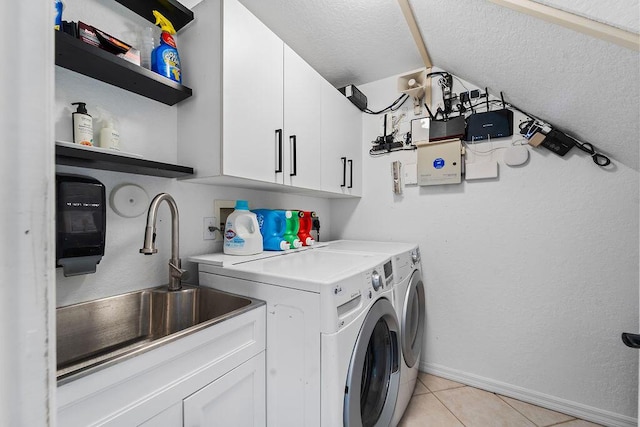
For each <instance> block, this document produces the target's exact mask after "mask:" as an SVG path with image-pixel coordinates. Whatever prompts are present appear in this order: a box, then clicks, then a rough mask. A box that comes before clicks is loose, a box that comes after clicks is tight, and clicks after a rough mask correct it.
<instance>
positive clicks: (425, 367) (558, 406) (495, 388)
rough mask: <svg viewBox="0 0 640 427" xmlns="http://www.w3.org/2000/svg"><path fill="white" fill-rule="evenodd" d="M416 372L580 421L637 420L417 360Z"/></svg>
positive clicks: (622, 423)
mask: <svg viewBox="0 0 640 427" xmlns="http://www.w3.org/2000/svg"><path fill="white" fill-rule="evenodd" d="M420 370H421V371H422V372H426V373H428V374H432V375H437V376H439V377H442V378H446V379H449V380H452V381H456V382H459V383H463V384H466V385H470V386H472V387H476V388H480V389H483V390H487V391H490V392H492V393H498V394H501V395H503V396H507V397H512V398H514V399H518V400H521V401H523V402H527V403H531V404H533V405H537V406H542V407H543V408H547V409H551V410H553V411H558V412H562V413H563V414H567V415H571V416H574V417H576V418H581V419H583V420H587V421H591V422H594V423H598V424H602V425H605V426H609V427H635V426H637V425H638V420H637V419H636V418H632V417H628V416H626V415H621V414H616V413H613V412H609V411H605V410H602V409H598V408H594V407H592V406H587V405H583V404H581V403H577V402H572V401H570V400H565V399H561V398H559V397H555V396H551V395H548V394H544V393H540V392H537V391H533V390H528V389H526V388H522V387H518V386H514V385H511V384H507V383H503V382H501V381H496V380H492V379H490V378H485V377H481V376H478V375H474V374H470V373H467V372H463V371H459V370H457V369H451V368H447V367H446V366H442V365H437V364H433V363H426V362H424V361H421V362H420Z"/></svg>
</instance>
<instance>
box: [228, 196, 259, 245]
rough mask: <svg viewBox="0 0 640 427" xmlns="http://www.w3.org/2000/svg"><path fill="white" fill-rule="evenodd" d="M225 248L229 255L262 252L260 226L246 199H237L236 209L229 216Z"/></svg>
mask: <svg viewBox="0 0 640 427" xmlns="http://www.w3.org/2000/svg"><path fill="white" fill-rule="evenodd" d="M223 249H224V253H225V254H228V255H255V254H259V253H261V252H262V249H263V247H262V234H260V226H259V225H258V220H257V218H256V214H254V213H253V212H251V211H250V210H249V202H247V201H246V200H236V207H235V210H234V211H233V212H231V213H230V214H229V216H228V217H227V222H226V223H225V227H224V246H223Z"/></svg>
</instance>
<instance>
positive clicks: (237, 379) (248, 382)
mask: <svg viewBox="0 0 640 427" xmlns="http://www.w3.org/2000/svg"><path fill="white" fill-rule="evenodd" d="M265 345H266V309H265V306H264V305H262V306H260V307H257V308H255V309H253V310H250V311H248V312H246V313H243V314H240V315H238V316H235V317H232V318H230V319H227V320H225V321H223V322H221V323H220V324H218V325H214V326H212V327H209V328H206V329H203V330H201V331H198V332H194V333H192V334H190V335H187V336H186V337H184V338H181V339H179V340H176V341H173V342H171V343H168V344H166V345H164V346H161V347H159V348H157V349H154V350H150V351H148V352H146V353H143V354H141V355H139V356H135V357H132V358H130V359H128V360H125V361H123V362H121V363H119V364H117V365H114V366H110V367H108V368H105V369H102V370H100V371H97V372H95V373H93V374H91V375H87V376H85V377H81V378H78V379H76V380H74V381H71V382H69V383H66V384H63V385H61V386H59V387H58V388H57V396H56V397H57V404H58V411H57V425H59V426H61V427H75V426H78V427H87V426H115V427H121V426H144V427H180V426H189V427H194V426H202V427H204V426H241V427H257V426H265V425H266V394H265V393H266V391H265V381H266V377H265V348H266V347H265Z"/></svg>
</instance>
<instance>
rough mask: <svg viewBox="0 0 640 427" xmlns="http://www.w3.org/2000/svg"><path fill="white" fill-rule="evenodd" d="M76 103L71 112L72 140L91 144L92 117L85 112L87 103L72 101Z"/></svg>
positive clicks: (77, 142) (73, 103)
mask: <svg viewBox="0 0 640 427" xmlns="http://www.w3.org/2000/svg"><path fill="white" fill-rule="evenodd" d="M71 105H77V106H78V108H77V110H76V112H75V113H72V114H71V120H72V121H73V142H74V143H75V144H80V145H88V146H90V147H91V146H93V118H92V117H91V116H90V115H89V113H88V112H87V104H85V103H84V102H72V103H71Z"/></svg>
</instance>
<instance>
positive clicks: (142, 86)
mask: <svg viewBox="0 0 640 427" xmlns="http://www.w3.org/2000/svg"><path fill="white" fill-rule="evenodd" d="M54 32H55V35H56V65H59V66H61V67H63V68H66V69H69V70H71V71H75V72H77V73H80V74H84V75H85V76H88V77H92V78H94V79H97V80H100V81H102V82H105V83H108V84H111V85H114V86H117V87H119V88H122V89H125V90H128V91H130V92H134V93H137V94H138V95H142V96H144V97H147V98H150V99H153V100H156V101H158V102H162V103H163V104H166V105H175V104H177V103H178V102H180V101H182V100H184V99H187V98H188V97H190V96H191V95H192V90H191V89H190V88H188V87H186V86H183V85H181V84H178V83H176V82H174V81H172V80H169V79H167V78H166V77H163V76H161V75H159V74H157V73H154V72H153V71H151V70H147V69H146V68H143V67H140V66H139V65H135V64H132V63H131V62H128V61H125V60H124V59H122V58H119V57H117V56H116V55H113V54H111V53H109V52H107V51H105V50H102V49H100V48H98V47H95V46H92V45H90V44H87V43H84V42H83V41H81V40H79V39H76V38H75V37H73V36H70V35H69V34H66V33H63V32H62V31H54Z"/></svg>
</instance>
